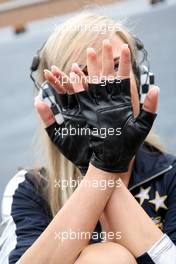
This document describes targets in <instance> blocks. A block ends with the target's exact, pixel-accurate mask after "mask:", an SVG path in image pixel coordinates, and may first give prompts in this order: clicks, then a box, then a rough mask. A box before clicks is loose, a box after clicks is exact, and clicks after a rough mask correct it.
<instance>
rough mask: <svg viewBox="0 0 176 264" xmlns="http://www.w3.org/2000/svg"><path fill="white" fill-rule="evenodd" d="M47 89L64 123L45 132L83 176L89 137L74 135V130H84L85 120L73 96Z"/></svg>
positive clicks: (85, 169)
mask: <svg viewBox="0 0 176 264" xmlns="http://www.w3.org/2000/svg"><path fill="white" fill-rule="evenodd" d="M49 89H50V93H49V92H48V94H50V96H51V94H54V97H55V101H56V103H57V104H58V105H59V108H60V112H61V114H62V116H63V120H64V121H63V122H62V124H58V123H57V122H55V123H54V124H52V125H50V126H49V127H47V128H46V132H47V133H48V136H49V137H50V139H51V141H52V142H53V143H54V145H55V146H56V147H57V148H58V149H59V151H60V152H61V153H62V154H63V155H64V156H65V157H66V158H67V159H69V160H70V161H72V162H73V163H74V164H75V165H76V166H77V167H78V168H79V169H80V171H81V173H82V174H83V175H84V174H85V173H86V171H87V168H88V164H89V161H90V158H91V155H92V149H91V148H90V146H89V145H90V144H89V135H79V134H76V133H75V131H76V130H75V129H77V128H79V129H81V128H86V127H87V122H86V119H85V117H84V116H83V115H82V113H81V111H80V108H79V105H78V102H77V99H76V96H75V95H74V94H73V95H67V94H58V93H56V92H55V90H54V89H53V88H52V87H51V86H50V85H49ZM44 91H45V90H44ZM45 96H46V95H45ZM51 109H52V107H51ZM54 109H55V107H54V106H53V109H52V111H53V112H54V111H55V110H54ZM70 128H71V129H72V130H71V129H70ZM69 131H72V132H71V133H72V135H70V134H69ZM67 132H68V134H67Z"/></svg>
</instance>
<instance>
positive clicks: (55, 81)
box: [44, 70, 66, 94]
mask: <svg viewBox="0 0 176 264" xmlns="http://www.w3.org/2000/svg"><path fill="white" fill-rule="evenodd" d="M44 76H45V79H46V80H47V81H48V82H49V83H50V84H51V86H52V87H53V88H54V89H55V90H56V91H57V92H58V93H61V94H63V93H66V91H65V88H64V87H63V86H62V85H61V83H60V81H59V79H58V78H57V77H55V76H54V74H53V73H52V72H51V71H49V70H44Z"/></svg>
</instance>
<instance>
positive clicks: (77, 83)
mask: <svg viewBox="0 0 176 264" xmlns="http://www.w3.org/2000/svg"><path fill="white" fill-rule="evenodd" d="M70 80H71V83H72V85H73V89H74V92H75V93H79V92H82V91H84V90H85V88H84V86H83V83H82V79H81V78H80V76H78V74H76V73H75V72H71V73H70Z"/></svg>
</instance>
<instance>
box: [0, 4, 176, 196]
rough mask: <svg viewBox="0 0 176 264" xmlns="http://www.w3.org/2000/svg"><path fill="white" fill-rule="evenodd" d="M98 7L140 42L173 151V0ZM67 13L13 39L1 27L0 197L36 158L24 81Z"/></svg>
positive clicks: (160, 125)
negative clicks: (21, 169) (157, 90)
mask: <svg viewBox="0 0 176 264" xmlns="http://www.w3.org/2000/svg"><path fill="white" fill-rule="evenodd" d="M97 11H98V13H101V14H106V15H109V16H112V17H113V18H117V19H118V18H120V17H122V18H123V20H125V21H126V23H127V24H128V25H130V26H131V27H132V29H133V32H134V33H135V34H137V35H138V36H139V37H140V38H141V39H142V40H143V41H144V43H145V45H146V48H147V49H148V51H149V54H150V60H151V69H152V71H153V72H155V74H156V80H157V84H158V85H159V86H160V88H161V97H160V104H159V115H158V119H157V121H156V124H155V130H156V131H157V132H158V134H159V135H160V137H161V139H162V141H163V142H164V143H165V144H166V145H167V146H168V148H169V150H170V151H171V152H173V153H176V135H175V132H176V52H175V43H176V1H173V0H170V1H166V3H165V4H160V5H157V6H156V7H154V8H151V7H150V6H149V4H148V1H146V0H128V1H126V3H125V4H120V5H117V4H114V5H110V6H109V7H106V6H104V7H101V8H97ZM69 16H70V15H67V16H63V17H59V18H57V17H55V18H53V19H48V20H45V21H41V22H38V23H31V24H30V25H28V32H27V33H25V34H23V35H21V36H18V37H16V36H14V35H13V34H12V32H11V29H9V28H7V29H4V30H1V31H0V78H1V85H0V110H1V115H0V124H1V128H0V199H1V197H2V193H3V190H4V187H5V185H6V184H7V182H8V181H9V179H10V178H11V177H12V176H13V175H14V174H15V172H16V169H17V167H18V166H23V167H31V166H33V165H34V162H35V160H36V159H35V158H34V157H35V155H34V152H33V147H32V139H33V136H34V135H35V131H36V124H37V121H36V116H35V112H34V108H33V100H32V83H31V81H30V79H29V66H30V63H31V60H32V57H33V55H34V54H35V52H36V50H37V48H39V47H40V46H41V44H42V42H43V41H44V40H45V39H46V38H47V37H48V35H49V34H50V32H51V31H52V30H53V28H54V24H55V23H58V22H60V21H63V20H65V19H66V18H67V17H69ZM127 18H128V19H127Z"/></svg>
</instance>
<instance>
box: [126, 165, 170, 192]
mask: <svg viewBox="0 0 176 264" xmlns="http://www.w3.org/2000/svg"><path fill="white" fill-rule="evenodd" d="M172 168H173V166H172V165H170V166H169V167H168V168H166V169H164V170H162V171H160V172H158V173H156V174H154V175H153V176H151V177H150V178H148V179H146V180H144V181H141V182H139V183H137V184H135V185H133V186H132V187H131V188H129V191H132V190H133V189H135V188H136V187H139V186H141V185H142V184H144V183H146V182H149V181H151V180H153V179H155V178H157V177H158V176H160V175H161V174H163V173H165V172H168V171H170V170H171V169H172Z"/></svg>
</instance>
